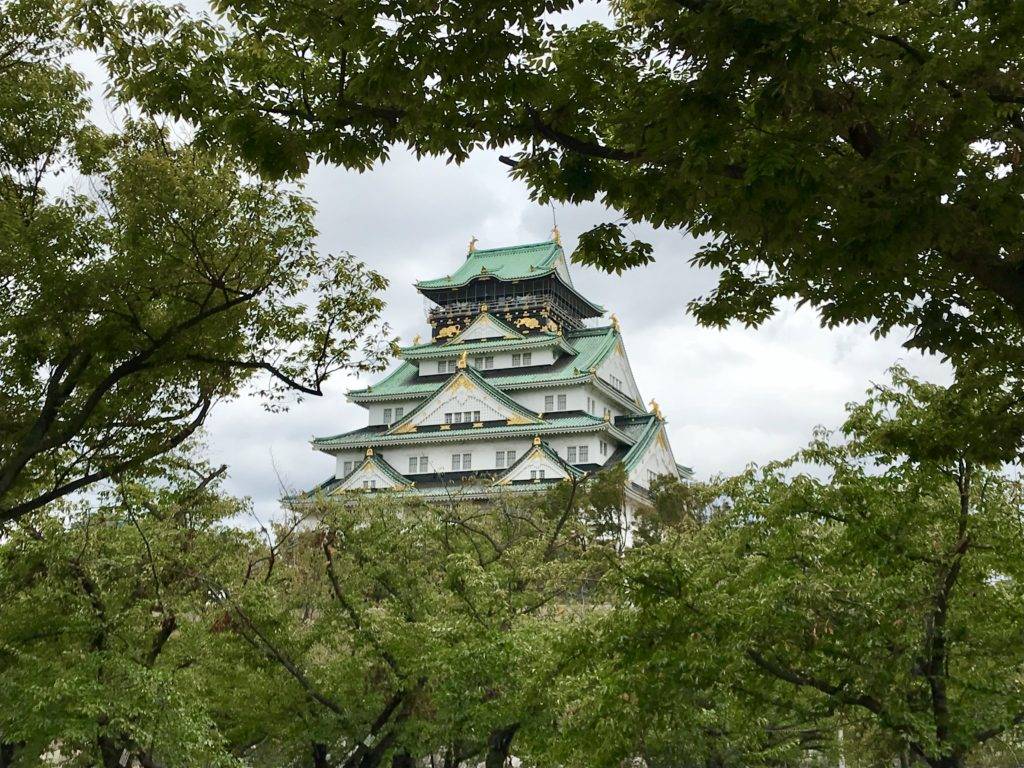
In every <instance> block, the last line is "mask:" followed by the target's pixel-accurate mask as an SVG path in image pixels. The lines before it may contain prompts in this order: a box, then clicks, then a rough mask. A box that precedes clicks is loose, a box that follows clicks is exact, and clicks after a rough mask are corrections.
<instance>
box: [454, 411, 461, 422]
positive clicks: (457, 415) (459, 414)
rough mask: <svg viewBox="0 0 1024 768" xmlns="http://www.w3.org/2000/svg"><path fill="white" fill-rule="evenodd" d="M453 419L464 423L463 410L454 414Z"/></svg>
mask: <svg viewBox="0 0 1024 768" xmlns="http://www.w3.org/2000/svg"><path fill="white" fill-rule="evenodd" d="M452 421H453V422H455V423H456V424H461V423H462V411H459V412H458V413H456V414H454V415H453V416H452Z"/></svg>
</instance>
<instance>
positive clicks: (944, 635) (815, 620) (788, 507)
mask: <svg viewBox="0 0 1024 768" xmlns="http://www.w3.org/2000/svg"><path fill="white" fill-rule="evenodd" d="M1007 403H1008V404H1009V407H1003V406H1004V405H1005V404H1002V403H1001V404H999V405H994V403H993V402H992V401H991V400H990V399H988V398H985V397H983V398H978V397H971V396H967V395H965V394H964V390H963V389H962V388H960V389H944V388H941V387H938V386H934V385H929V384H923V383H920V382H917V381H915V380H913V379H910V378H909V377H907V376H906V375H905V374H904V373H903V372H901V371H897V372H896V376H895V381H894V383H893V385H891V386H880V387H877V388H875V389H874V390H873V391H872V392H871V396H870V397H869V399H868V400H867V401H866V402H865V403H863V404H861V405H857V406H854V407H852V408H851V410H850V414H849V419H848V420H847V422H846V424H845V425H844V427H843V435H842V439H841V440H836V439H834V438H833V436H831V435H828V434H826V433H822V434H820V435H818V436H817V437H816V439H815V441H814V442H813V443H812V444H811V446H810V447H809V448H808V449H806V450H805V451H803V452H801V453H800V454H798V455H797V456H796V457H794V458H793V459H792V460H790V461H787V462H783V463H779V464H773V465H769V466H768V467H766V468H764V469H763V470H758V469H751V470H749V471H748V472H746V473H744V474H743V475H741V476H740V477H738V478H736V479H734V480H731V481H728V482H726V483H725V484H724V485H723V486H722V488H721V493H722V494H723V496H722V498H723V499H727V500H728V504H726V505H724V506H721V507H720V508H718V509H717V510H716V512H715V514H714V515H712V517H711V518H710V520H709V521H708V522H707V523H706V524H704V525H701V526H698V527H692V528H690V529H689V530H684V531H682V532H680V533H677V534H674V535H673V536H671V537H669V538H668V539H666V540H665V541H663V542H660V543H656V544H652V545H650V546H648V547H644V548H642V549H640V550H638V551H637V552H636V553H635V557H633V558H631V562H629V563H628V564H627V566H626V569H625V578H624V580H623V582H622V585H623V586H622V589H623V593H622V603H621V608H619V609H618V611H617V613H618V614H619V616H618V617H616V618H615V620H614V621H613V623H612V626H613V627H616V626H618V627H620V628H621V626H623V625H625V626H629V627H632V628H633V629H632V630H631V632H632V636H633V637H635V638H637V639H640V640H642V639H643V638H648V642H647V643H645V644H644V643H642V644H641V645H640V650H638V649H637V648H636V646H632V647H630V642H629V640H626V641H625V642H623V643H622V646H623V648H622V649H621V651H620V653H621V654H622V655H621V657H620V659H621V662H620V663H619V664H616V663H614V662H613V663H612V664H611V665H610V666H611V667H612V668H615V669H620V670H625V671H623V672H620V673H619V674H620V676H624V677H626V678H627V679H629V680H631V681H632V683H633V685H634V686H635V688H634V689H633V693H632V695H634V696H639V697H640V698H639V701H640V703H641V705H643V704H645V703H646V704H647V706H651V707H656V705H658V704H661V703H664V702H665V701H667V700H669V699H670V697H671V693H672V691H673V688H674V685H673V680H674V679H681V680H688V679H691V678H692V677H694V676H696V677H697V678H698V679H700V678H701V677H703V679H705V680H710V681H711V682H713V683H714V686H715V687H717V688H720V689H721V690H722V691H723V692H724V695H723V696H721V697H714V696H713V697H711V701H712V702H713V704H714V706H709V707H707V708H704V709H701V708H699V707H696V708H687V709H685V710H684V711H683V713H682V720H681V722H682V724H684V725H689V726H691V727H692V724H693V723H694V720H693V718H694V717H695V716H696V715H698V714H700V713H702V712H703V713H706V714H708V715H709V717H711V718H712V723H713V724H714V725H715V726H716V727H720V726H721V724H722V722H723V721H721V720H717V719H715V718H714V717H713V715H714V713H716V712H717V711H718V710H717V708H718V707H720V706H724V707H725V709H726V714H727V713H728V711H729V705H730V704H731V703H734V702H738V703H739V704H740V706H741V709H740V711H741V712H746V713H747V714H748V715H749V717H751V718H752V719H753V721H754V722H758V723H759V722H762V721H763V717H764V714H763V713H764V712H765V709H763V708H762V707H761V703H763V702H768V703H769V707H770V708H769V710H768V711H773V710H774V711H776V712H779V711H784V710H785V708H787V707H788V708H789V709H790V710H791V711H790V712H789V715H788V722H789V724H790V725H791V727H792V728H793V732H794V733H804V732H806V733H812V732H818V733H821V732H824V733H825V735H826V736H827V737H828V738H827V740H826V744H827V745H828V746H827V748H828V749H829V750H831V751H832V754H836V752H837V751H838V750H840V749H843V745H844V744H845V751H846V756H847V759H848V760H850V761H852V762H860V763H861V764H878V763H879V762H884V761H891V760H893V759H900V760H901V761H902V762H903V763H904V764H908V763H921V764H926V765H929V766H933V768H950V767H953V766H956V767H959V766H964V765H979V764H983V763H984V762H985V761H986V760H995V761H996V762H998V761H999V759H1001V758H1000V756H1002V759H1008V756H1009V755H1010V754H1012V753H1013V750H1014V749H1015V748H1016V747H1018V746H1019V744H1020V742H1021V738H1022V732H1021V725H1022V724H1024V690H1022V688H1021V679H1022V673H1024V643H1021V640H1020V635H1019V620H1020V616H1021V612H1022V610H1024V592H1022V590H1021V584H1022V579H1024V537H1022V536H1021V532H1022V529H1021V521H1022V520H1024V510H1022V508H1021V494H1020V487H1019V484H1018V483H1017V481H1016V480H1014V479H1012V478H1011V477H1008V476H1007V475H1006V474H1004V472H1003V471H1002V468H1003V466H1004V462H1006V461H1009V460H1011V459H1013V458H1014V457H1015V456H1016V455H1017V452H1018V450H1019V445H1018V444H1017V442H1016V440H1017V438H1016V435H1017V434H1018V431H1017V430H1018V429H1019V424H1017V423H1016V422H1019V420H1020V418H1021V410H1020V406H1019V404H1017V405H1013V401H1012V399H1010V400H1007ZM809 467H812V468H813V469H814V471H813V473H811V474H806V473H805V471H806V469H807V468H809ZM630 639H632V638H630ZM630 670H632V673H631V672H630ZM697 690H699V691H700V693H701V694H709V693H711V692H712V691H713V690H714V688H708V687H707V686H704V687H698V689H697ZM677 693H678V694H679V695H681V696H693V694H692V692H691V691H685V692H679V691H677ZM779 707H781V708H782V710H780V709H779ZM634 717H635V721H636V722H638V723H644V722H651V723H652V724H657V723H658V722H659V720H658V714H657V712H656V711H650V712H648V711H647V710H644V709H641V710H640V711H638V712H636V713H635V715H634ZM697 722H699V720H698V721H697ZM724 722H726V723H728V720H726V721H724ZM652 727H654V726H652ZM840 729H842V733H843V736H844V740H843V741H842V742H838V741H837V737H838V734H839V731H840ZM829 742H830V744H829ZM820 748H821V747H820V745H819V746H816V747H815V749H816V750H817V749H820Z"/></svg>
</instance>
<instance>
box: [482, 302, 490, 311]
mask: <svg viewBox="0 0 1024 768" xmlns="http://www.w3.org/2000/svg"><path fill="white" fill-rule="evenodd" d="M488 309H489V308H488V306H487V305H486V304H481V305H480V311H481V312H486V311H487V310H488Z"/></svg>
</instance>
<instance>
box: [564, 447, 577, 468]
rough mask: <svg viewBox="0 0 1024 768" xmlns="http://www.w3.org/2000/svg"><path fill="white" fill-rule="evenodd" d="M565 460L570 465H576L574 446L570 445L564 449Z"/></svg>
mask: <svg viewBox="0 0 1024 768" xmlns="http://www.w3.org/2000/svg"><path fill="white" fill-rule="evenodd" d="M565 458H566V461H568V462H569V463H570V464H575V463H576V446H575V445H570V446H569V447H568V448H566V449H565Z"/></svg>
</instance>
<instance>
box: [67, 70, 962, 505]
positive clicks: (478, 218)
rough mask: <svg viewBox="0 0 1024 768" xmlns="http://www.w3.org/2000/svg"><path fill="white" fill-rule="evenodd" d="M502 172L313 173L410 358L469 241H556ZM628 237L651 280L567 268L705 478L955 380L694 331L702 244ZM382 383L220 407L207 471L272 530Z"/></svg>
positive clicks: (802, 345)
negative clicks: (894, 373) (847, 412)
mask: <svg viewBox="0 0 1024 768" xmlns="http://www.w3.org/2000/svg"><path fill="white" fill-rule="evenodd" d="M78 64H79V66H80V68H81V69H83V70H84V71H85V72H86V74H87V75H88V76H89V77H90V78H91V79H92V81H93V83H94V93H95V95H96V104H95V109H94V119H96V121H97V122H99V123H101V124H103V123H108V124H109V110H108V109H107V107H106V106H105V105H104V104H103V102H102V100H101V99H100V98H99V92H100V90H101V86H102V73H101V71H100V70H99V69H98V68H97V67H96V66H95V64H94V63H93V62H90V61H88V60H87V59H85V58H82V59H81V60H80V61H79V62H78ZM506 170H507V169H506V168H505V167H504V166H503V165H501V164H500V163H499V162H498V160H497V154H496V153H490V152H481V153H479V154H477V155H475V156H474V157H473V158H472V160H470V161H469V162H467V163H465V164H464V165H462V166H453V165H446V164H445V162H444V160H440V159H435V160H430V159H428V160H416V159H415V158H413V157H412V156H410V155H409V154H407V153H405V152H402V151H400V150H396V151H395V153H394V156H393V159H392V160H391V161H390V162H388V163H387V164H385V165H383V166H380V167H378V168H375V169H374V170H372V171H370V172H367V173H363V174H358V173H351V172H347V171H344V170H340V169H338V168H328V167H318V168H315V169H314V170H313V171H312V172H311V173H310V175H309V177H308V179H307V180H306V193H307V194H308V195H310V196H311V197H312V198H313V199H314V200H315V201H316V205H317V208H318V216H317V223H318V226H319V230H320V238H319V244H320V248H321V250H322V251H323V252H324V253H330V252H337V251H342V250H346V251H349V252H351V253H353V254H355V255H356V256H358V257H359V258H360V259H362V260H363V261H365V262H366V263H367V264H369V265H370V266H371V267H373V268H374V269H376V270H378V271H379V272H381V273H383V274H384V275H385V276H386V277H387V278H388V279H389V280H390V282H391V285H390V288H389V290H388V291H387V295H386V299H387V308H386V309H385V319H386V320H387V321H388V322H390V324H391V326H392V328H393V329H394V332H395V333H397V334H398V335H399V336H400V337H401V339H402V341H403V342H405V343H408V342H410V341H411V339H412V337H413V336H414V335H416V334H417V333H419V334H422V335H424V336H426V335H427V325H426V321H425V317H424V311H425V305H424V300H423V298H422V297H421V296H420V295H419V294H418V293H417V292H416V290H415V289H414V288H413V287H412V284H413V282H414V281H416V280H417V279H426V278H431V277H439V276H443V275H445V274H449V273H451V271H452V270H453V269H455V268H456V266H458V264H459V263H460V262H461V261H462V260H463V259H464V258H465V253H466V244H467V243H468V241H469V239H470V238H471V237H472V236H476V237H477V238H479V247H481V248H490V247H496V246H505V245H513V244H517V243H528V242H537V241H539V240H546V239H548V237H549V236H550V231H551V217H552V212H551V209H550V208H544V207H541V206H538V205H536V204H533V203H531V202H530V200H529V196H528V194H527V190H526V187H525V186H524V185H523V184H521V183H519V182H516V181H513V180H511V179H510V178H509V177H508V175H507V173H506ZM555 213H556V215H557V220H558V225H559V228H560V230H561V233H562V242H563V244H564V246H565V247H566V251H567V252H571V250H572V248H573V247H574V246H575V244H576V238H577V236H578V235H579V234H580V233H581V232H583V231H585V230H586V229H587V228H589V227H591V226H592V225H594V224H598V223H601V222H605V221H610V220H614V219H616V218H617V215H616V214H615V212H614V211H609V210H607V209H605V208H603V207H602V206H601V205H599V204H590V205H584V206H579V207H568V206H561V207H557V208H556V211H555ZM633 234H634V235H635V236H639V237H641V238H644V239H647V240H648V241H649V242H651V243H653V245H654V255H655V257H656V259H657V261H656V262H655V263H654V264H653V265H651V266H648V267H645V268H642V269H638V270H634V271H632V272H627V273H626V274H624V275H621V276H610V275H605V274H603V273H601V272H598V271H597V270H594V269H589V268H583V267H580V266H578V265H573V278H574V280H575V283H576V286H577V288H579V289H580V290H581V291H582V292H583V294H584V295H586V296H587V297H589V298H591V299H593V300H594V301H596V302H598V303H599V304H602V305H603V306H605V307H606V308H607V309H608V310H609V311H610V312H615V313H616V314H617V315H618V317H619V319H620V321H621V324H622V330H623V333H624V336H625V344H626V351H627V353H628V355H629V358H630V361H631V363H632V365H633V370H634V373H635V375H636V379H637V383H638V385H639V386H640V389H641V393H642V394H643V396H644V399H645V402H646V401H648V400H650V399H651V398H652V397H653V398H655V399H656V400H657V401H658V403H659V404H660V405H661V408H662V411H663V412H664V414H665V416H666V418H667V419H668V429H669V434H670V436H671V440H672V447H673V450H674V452H675V456H676V460H677V461H678V462H680V463H681V464H686V465H688V466H692V467H693V468H694V470H695V472H696V474H697V477H699V478H708V477H711V476H713V475H716V474H721V473H733V472H736V471H738V470H741V469H742V468H743V467H744V466H745V465H746V464H748V463H750V462H758V463H762V462H764V461H766V460H769V459H773V458H783V457H785V456H787V455H789V454H790V453H792V452H793V451H795V450H796V449H798V448H799V447H801V446H802V445H803V444H805V443H806V442H807V440H808V439H809V437H810V434H811V431H812V429H813V428H814V427H815V426H817V425H824V426H827V427H836V426H838V425H839V424H840V423H841V421H842V419H843V409H844V405H845V404H846V403H848V402H850V401H853V400H858V399H860V398H862V396H863V394H864V391H865V389H866V388H867V387H868V386H869V385H870V384H871V382H873V381H880V380H883V379H884V378H885V370H886V369H887V368H888V367H889V366H891V365H892V364H893V363H895V362H897V361H898V362H901V363H902V364H904V365H905V366H907V367H908V368H909V369H910V370H911V371H913V372H914V373H916V374H917V375H919V376H921V377H923V378H926V379H930V380H932V381H939V382H945V381H948V380H949V377H950V374H949V370H948V368H947V367H946V366H945V365H943V364H941V363H940V362H939V361H938V360H937V359H935V358H926V357H923V356H921V355H920V354H918V353H913V352H908V351H907V350H905V349H903V348H902V346H901V345H902V342H903V340H904V337H905V334H893V335H890V336H889V337H888V338H884V339H881V340H876V339H873V338H872V336H871V334H870V332H869V330H868V328H866V327H864V326H850V327H845V328H842V329H839V330H832V331H828V330H824V329H822V328H820V326H819V323H818V317H817V315H816V313H815V312H814V311H812V310H808V309H802V310H794V309H793V308H791V307H784V308H782V310H781V311H780V312H779V314H778V315H777V316H776V317H775V318H774V319H772V320H770V321H769V322H768V323H766V324H765V325H764V326H762V327H761V328H758V329H749V328H743V327H740V326H738V325H736V326H734V327H730V328H728V329H726V330H713V329H707V328H700V327H697V325H696V324H695V323H694V321H693V319H692V318H691V317H689V316H688V315H687V314H686V310H685V307H686V303H687V302H688V301H689V300H690V299H692V298H694V297H695V296H699V295H701V294H703V293H705V292H706V291H708V290H709V289H710V288H711V287H713V285H714V284H715V274H714V273H713V272H709V271H706V270H697V269H694V268H693V267H691V266H690V265H689V264H688V261H689V259H690V257H691V256H692V255H693V253H694V252H695V250H696V243H695V241H694V240H693V239H691V238H689V237H686V236H684V235H682V234H680V233H678V232H675V231H664V230H662V231H655V230H653V229H651V228H649V227H643V226H638V227H634V229H633ZM376 378H378V377H372V378H371V379H356V378H352V377H345V376H342V375H338V376H336V377H334V378H333V379H332V380H331V381H330V382H328V385H327V387H326V394H325V396H324V397H321V398H310V399H307V400H305V401H304V402H301V403H298V404H295V405H293V406H292V407H291V409H290V410H289V411H287V412H283V413H268V412H266V411H265V410H264V409H263V408H262V406H261V404H260V402H259V401H258V400H257V399H255V398H253V397H241V398H239V399H237V400H236V401H233V402H228V403H221V404H220V405H219V406H218V407H217V409H216V410H215V412H214V414H213V416H212V418H211V419H210V421H209V422H208V427H207V430H206V442H207V445H208V452H209V455H210V458H211V460H212V461H214V462H218V463H219V462H223V463H226V464H227V465H228V466H229V468H230V477H229V480H228V485H227V488H228V490H229V491H231V492H232V493H235V494H238V495H242V496H248V497H251V498H252V500H253V503H254V506H255V509H256V511H257V512H258V513H259V514H260V515H261V516H270V515H273V514H274V513H275V512H276V511H277V510H278V509H279V505H278V503H277V499H278V498H279V497H280V495H281V489H282V485H283V486H284V487H286V488H287V489H289V490H295V489H306V488H309V487H312V486H313V485H315V484H316V483H319V482H321V481H322V480H324V479H326V478H327V477H328V476H329V475H330V474H331V472H332V469H333V460H332V459H331V458H330V457H328V456H326V455H324V454H321V453H318V452H314V451H313V450H312V449H311V448H310V445H309V440H310V439H311V438H312V437H313V436H315V435H328V434H335V433H338V432H343V431H345V430H349V429H355V428H357V427H360V426H362V425H364V424H365V423H366V411H365V410H363V409H362V408H361V407H359V406H357V405H354V404H352V403H348V402H347V401H346V399H345V392H346V391H347V390H349V389H352V388H357V387H362V386H365V385H366V384H368V383H371V382H372V380H373V379H376Z"/></svg>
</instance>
